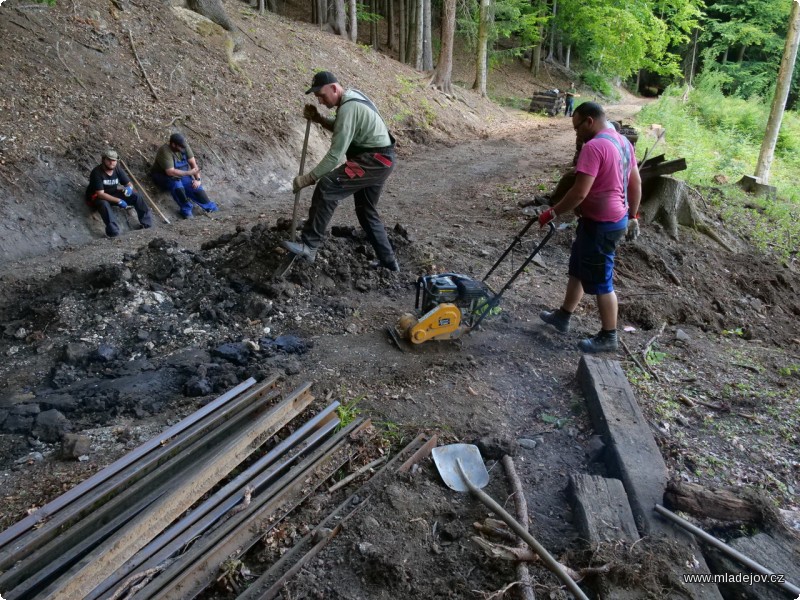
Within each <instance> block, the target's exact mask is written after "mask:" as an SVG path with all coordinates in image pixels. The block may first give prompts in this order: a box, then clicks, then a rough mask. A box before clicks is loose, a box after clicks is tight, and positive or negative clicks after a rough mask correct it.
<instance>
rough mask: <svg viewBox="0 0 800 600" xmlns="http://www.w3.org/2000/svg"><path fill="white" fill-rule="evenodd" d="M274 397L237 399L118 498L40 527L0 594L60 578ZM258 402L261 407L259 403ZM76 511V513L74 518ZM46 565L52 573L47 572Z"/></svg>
mask: <svg viewBox="0 0 800 600" xmlns="http://www.w3.org/2000/svg"><path fill="white" fill-rule="evenodd" d="M308 387H310V384H307V386H306V388H305V390H307V389H308ZM278 396H279V393H278V392H276V391H274V390H272V387H271V386H261V387H259V388H257V389H256V390H253V391H252V392H250V393H248V394H246V395H243V396H240V397H238V398H237V399H236V401H235V402H234V403H233V404H231V406H230V408H231V409H232V410H235V411H237V412H235V413H234V414H231V412H230V411H223V412H221V413H219V414H218V415H216V417H215V416H214V415H209V417H208V418H209V419H210V420H209V421H203V422H201V423H196V424H195V425H194V426H192V428H191V429H190V430H188V431H187V432H184V433H186V434H187V436H186V437H183V436H182V437H181V438H180V439H179V440H176V443H175V444H173V445H172V446H169V447H168V448H167V447H165V448H164V449H163V450H162V451H158V452H153V453H151V454H150V455H149V456H148V458H147V459H145V460H146V462H147V463H148V467H149V466H150V463H152V462H153V461H155V463H154V464H155V465H157V467H156V468H155V469H150V468H148V473H147V476H146V477H144V476H142V477H140V478H139V479H137V480H135V481H134V482H128V481H126V482H125V485H127V487H126V488H125V489H124V490H122V491H119V492H117V490H116V489H115V490H114V491H109V492H107V493H105V495H103V494H101V495H99V496H98V495H92V494H89V495H87V497H86V498H85V499H83V500H81V501H80V502H76V503H74V506H73V507H71V508H70V509H67V510H65V511H62V512H61V513H59V514H58V515H56V516H55V517H54V518H53V519H52V520H50V521H48V522H47V523H45V524H43V525H42V527H41V528H40V529H39V530H37V531H36V532H33V536H34V537H33V538H32V540H29V541H27V543H26V544H25V545H22V542H23V540H20V541H19V542H20V543H19V545H18V547H17V548H16V551H15V552H13V553H9V554H10V556H7V557H5V560H4V562H8V561H9V560H13V561H14V563H13V566H12V567H11V568H9V569H8V570H7V571H6V572H5V573H3V574H2V575H0V589H6V590H8V589H10V588H15V587H17V586H19V585H20V584H21V583H22V582H23V581H25V580H26V579H28V578H34V576H35V578H36V580H37V582H43V581H45V580H47V581H48V582H49V581H52V580H53V579H54V578H55V577H56V576H58V575H60V573H59V572H58V571H57V570H56V569H55V567H56V566H59V567H61V566H65V565H69V564H74V563H75V562H76V561H77V560H79V559H80V558H81V556H82V554H83V553H85V552H87V551H90V550H91V546H88V545H87V544H85V543H84V542H87V541H88V540H89V539H91V538H93V537H95V533H96V531H97V530H99V529H102V528H103V527H104V526H105V524H106V523H108V522H109V521H112V520H114V519H117V517H118V516H119V515H120V514H123V513H126V512H127V514H130V511H131V510H133V511H135V506H136V505H138V503H139V502H140V500H141V498H142V496H148V495H149V496H155V495H159V490H160V486H164V485H169V483H170V482H171V480H172V479H173V478H174V477H175V475H176V473H179V472H180V471H181V470H182V469H183V468H185V466H186V465H190V464H192V463H194V462H195V461H196V458H197V456H202V455H203V453H207V452H210V451H211V450H212V449H213V448H214V447H215V445H220V444H222V443H224V440H225V439H226V438H227V437H228V436H229V435H230V433H231V432H232V431H236V430H237V429H238V428H241V427H242V426H243V425H242V424H243V423H244V424H246V423H247V422H249V421H250V419H251V418H252V416H253V415H254V414H255V413H256V412H258V411H261V410H263V406H262V404H264V403H265V402H268V401H270V400H273V399H275V398H277V397H278ZM259 400H261V401H262V402H261V403H259V402H258V401H259ZM243 406H244V409H242V407H243ZM215 414H216V413H215ZM220 421H222V423H220ZM187 444H188V445H187ZM167 450H173V451H171V452H169V453H168V454H166V455H163V454H162V452H166V451H167ZM134 467H136V465H134ZM134 467H132V468H134ZM120 485H122V484H120ZM109 497H110V499H109ZM78 509H80V511H78V512H77V513H76V511H77V510H78ZM73 513H76V514H73ZM25 540H27V538H25ZM71 548H76V550H75V552H70V549H71ZM65 553H71V554H72V556H71V557H70V558H69V560H67V561H58V559H59V557H61V556H62V555H64V554H65ZM0 554H2V553H0ZM57 562H58V565H56V563H57ZM50 565H53V567H54V568H53V569H50V568H49V566H50ZM28 587H29V586H28Z"/></svg>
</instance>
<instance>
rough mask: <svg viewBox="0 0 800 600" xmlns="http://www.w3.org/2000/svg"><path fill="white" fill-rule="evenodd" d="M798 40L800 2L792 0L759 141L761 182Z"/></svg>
mask: <svg viewBox="0 0 800 600" xmlns="http://www.w3.org/2000/svg"><path fill="white" fill-rule="evenodd" d="M798 41H800V3H798V2H792V12H791V14H790V15H789V30H788V32H787V34H786V45H785V46H784V48H783V58H782V59H781V66H780V69H779V70H778V82H777V84H775V95H774V96H773V98H772V109H771V110H770V112H769V120H768V121H767V131H766V132H765V134H764V141H763V142H762V143H761V151H760V152H759V154H758V162H757V163H756V173H755V175H756V177H757V178H758V180H759V182H760V183H762V184H767V183H769V170H770V167H772V159H773V158H774V157H775V144H776V143H777V142H778V132H780V129H781V121H782V120H783V111H784V110H785V108H786V98H787V97H788V96H789V87H790V85H791V83H792V74H793V73H794V61H795V59H796V58H797V45H798Z"/></svg>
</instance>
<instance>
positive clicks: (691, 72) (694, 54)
mask: <svg viewBox="0 0 800 600" xmlns="http://www.w3.org/2000/svg"><path fill="white" fill-rule="evenodd" d="M699 34H700V28H699V27H695V30H694V40H693V41H692V61H691V62H690V63H689V78H688V83H689V86H691V85H692V81H694V64H695V61H696V60H697V36H698V35H699Z"/></svg>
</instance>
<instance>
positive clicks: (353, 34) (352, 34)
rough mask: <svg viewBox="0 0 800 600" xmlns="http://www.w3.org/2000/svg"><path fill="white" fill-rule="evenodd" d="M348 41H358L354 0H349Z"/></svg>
mask: <svg viewBox="0 0 800 600" xmlns="http://www.w3.org/2000/svg"><path fill="white" fill-rule="evenodd" d="M349 8H350V41H351V42H357V41H358V14H357V13H358V8H357V7H356V0H350V2H349Z"/></svg>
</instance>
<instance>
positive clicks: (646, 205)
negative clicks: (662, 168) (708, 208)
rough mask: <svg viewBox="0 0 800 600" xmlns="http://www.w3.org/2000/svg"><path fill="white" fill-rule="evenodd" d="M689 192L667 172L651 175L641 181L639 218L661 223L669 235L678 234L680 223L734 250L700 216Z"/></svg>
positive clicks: (676, 235) (686, 187)
mask: <svg viewBox="0 0 800 600" xmlns="http://www.w3.org/2000/svg"><path fill="white" fill-rule="evenodd" d="M690 192H691V190H690V188H689V186H687V185H686V183H685V182H683V181H681V180H679V179H675V178H674V177H669V176H661V177H655V178H653V179H651V180H649V181H647V182H645V183H643V184H642V204H641V206H640V208H639V213H640V215H641V218H642V220H643V221H644V223H646V224H649V223H653V222H658V223H661V224H662V225H663V226H664V228H665V229H666V231H667V233H668V234H669V235H670V237H672V238H673V239H677V238H678V225H683V226H684V227H688V228H690V229H694V230H695V231H698V232H700V233H702V234H704V235H707V236H708V237H710V238H711V239H712V240H714V241H715V242H717V243H718V244H719V245H720V246H722V247H723V248H725V249H726V250H728V251H729V252H734V250H733V249H732V248H731V247H730V246H729V245H728V243H727V242H725V241H724V240H723V239H722V238H721V237H720V235H719V233H718V232H717V231H716V229H714V228H713V227H711V226H710V225H709V224H708V223H707V222H706V220H705V219H704V218H703V215H702V213H701V212H700V210H699V209H698V208H697V206H696V205H695V202H694V200H693V199H692V196H691V193H690Z"/></svg>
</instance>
